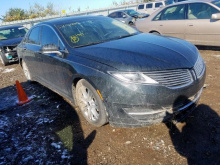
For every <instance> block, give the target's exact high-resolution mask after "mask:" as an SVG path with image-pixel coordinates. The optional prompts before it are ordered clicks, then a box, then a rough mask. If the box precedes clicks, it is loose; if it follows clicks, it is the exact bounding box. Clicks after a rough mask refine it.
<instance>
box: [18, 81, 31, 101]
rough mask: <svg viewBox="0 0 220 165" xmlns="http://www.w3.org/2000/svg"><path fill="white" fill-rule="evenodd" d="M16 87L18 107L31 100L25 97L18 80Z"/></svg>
mask: <svg viewBox="0 0 220 165" xmlns="http://www.w3.org/2000/svg"><path fill="white" fill-rule="evenodd" d="M16 87H17V92H18V101H17V102H16V103H17V104H18V105H23V104H25V103H28V102H30V101H31V100H32V98H28V97H27V95H26V93H25V92H24V89H23V88H22V86H21V84H20V83H19V81H18V80H16Z"/></svg>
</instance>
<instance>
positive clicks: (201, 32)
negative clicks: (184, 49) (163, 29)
mask: <svg viewBox="0 0 220 165" xmlns="http://www.w3.org/2000/svg"><path fill="white" fill-rule="evenodd" d="M219 12H220V11H219V10H217V9H216V8H214V7H213V6H211V5H209V4H207V3H189V4H188V12H187V16H188V20H187V27H186V35H185V39H186V40H188V41H190V42H192V43H194V44H197V45H213V46H215V45H216V46H219V45H220V30H219V29H220V21H219V20H212V19H211V16H212V14H216V13H219Z"/></svg>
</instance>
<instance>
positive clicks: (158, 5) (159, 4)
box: [155, 2, 163, 8]
mask: <svg viewBox="0 0 220 165" xmlns="http://www.w3.org/2000/svg"><path fill="white" fill-rule="evenodd" d="M160 6H163V4H162V3H161V2H160V3H155V8H158V7H160Z"/></svg>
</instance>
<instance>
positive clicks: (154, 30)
mask: <svg viewBox="0 0 220 165" xmlns="http://www.w3.org/2000/svg"><path fill="white" fill-rule="evenodd" d="M154 32H156V33H159V32H158V31H156V30H152V31H150V32H149V33H154ZM159 34H160V33H159Z"/></svg>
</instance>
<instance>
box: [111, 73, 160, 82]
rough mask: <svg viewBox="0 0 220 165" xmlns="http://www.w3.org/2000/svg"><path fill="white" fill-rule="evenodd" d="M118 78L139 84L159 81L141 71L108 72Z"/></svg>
mask: <svg viewBox="0 0 220 165" xmlns="http://www.w3.org/2000/svg"><path fill="white" fill-rule="evenodd" d="M108 73H109V74H110V75H112V76H114V77H115V78H117V79H118V80H121V81H124V82H127V83H137V84H158V82H157V81H155V80H153V79H152V78H150V77H148V76H146V75H144V74H143V73H139V72H108Z"/></svg>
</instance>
